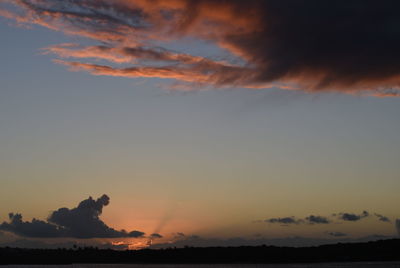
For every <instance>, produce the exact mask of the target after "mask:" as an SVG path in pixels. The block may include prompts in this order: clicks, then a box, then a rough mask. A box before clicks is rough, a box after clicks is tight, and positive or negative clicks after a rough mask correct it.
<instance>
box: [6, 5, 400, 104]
mask: <svg viewBox="0 0 400 268" xmlns="http://www.w3.org/2000/svg"><path fill="white" fill-rule="evenodd" d="M399 7H400V3H399V2H398V1H393V0H383V1H379V2H377V1H372V0H366V1H363V2H362V3H360V1H358V0H349V1H346V2H341V1H331V2H329V3H326V2H323V1H319V0H309V1H284V2H282V1H273V0H265V1H258V0H248V1H240V0H232V1H219V0H217V1H216V0H196V1H194V0H174V1H170V0H157V1H151V0H137V1H131V0H116V1H107V0H82V1H53V0H40V1H38V0H3V1H2V5H1V6H0V15H2V16H4V17H7V18H10V19H14V20H16V21H17V22H18V23H20V24H37V25H41V26H44V27H47V28H50V29H53V30H56V31H62V32H64V33H65V34H68V35H77V36H81V37H85V38H90V39H92V40H95V41H97V42H99V43H100V44H99V45H94V46H80V45H73V46H71V45H65V44H61V45H56V46H52V47H48V48H47V49H46V50H45V51H47V52H48V53H54V54H56V55H58V56H59V57H62V58H75V59H78V62H65V61H64V62H61V63H64V64H66V65H68V66H71V67H73V69H75V70H78V69H79V70H85V71H88V72H90V73H92V74H95V75H111V76H124V77H159V78H170V79H175V80H178V81H182V82H186V83H189V84H191V85H202V86H207V85H208V86H212V87H247V88H269V87H274V86H277V87H281V88H286V89H292V90H304V91H308V92H325V91H340V92H346V93H350V94H367V95H372V96H377V97H395V96H399V95H400V91H399V89H400V82H399V81H400V80H399V78H400V51H399V49H398V47H399V45H400V38H399V31H397V30H396V29H397V28H398V27H399V25H400V17H399V16H398V14H397V13H396V10H398V8H399ZM184 37H190V38H192V39H197V40H205V41H207V42H210V43H213V44H215V45H216V46H219V47H221V48H223V49H225V50H227V51H228V52H230V58H228V59H227V60H226V61H217V60H215V59H212V58H204V57H200V56H197V55H191V54H186V53H179V52H174V51H170V50H168V49H166V48H162V47H160V46H162V45H163V44H166V43H168V41H171V40H178V39H181V38H184ZM83 59H90V60H93V59H94V60H99V59H100V60H105V61H109V62H110V64H108V65H99V64H95V63H93V62H83V61H80V60H83ZM121 63H124V64H131V66H129V67H122V68H121V67H115V66H114V65H113V64H121Z"/></svg>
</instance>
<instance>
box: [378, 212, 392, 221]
mask: <svg viewBox="0 0 400 268" xmlns="http://www.w3.org/2000/svg"><path fill="white" fill-rule="evenodd" d="M375 216H376V217H378V219H379V220H380V221H383V222H390V219H389V218H388V217H386V216H383V215H381V214H378V213H375Z"/></svg>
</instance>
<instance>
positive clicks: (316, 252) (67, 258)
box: [0, 239, 400, 264]
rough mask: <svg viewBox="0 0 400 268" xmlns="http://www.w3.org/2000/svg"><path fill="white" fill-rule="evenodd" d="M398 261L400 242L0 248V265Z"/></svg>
mask: <svg viewBox="0 0 400 268" xmlns="http://www.w3.org/2000/svg"><path fill="white" fill-rule="evenodd" d="M389 261H392V262H393V261H400V239H390V240H380V241H375V242H368V243H346V244H341V243H339V244H334V245H323V246H318V247H302V248H292V247H274V246H257V247H247V246H246V247H209V248H191V247H187V248H169V249H143V250H135V251H134V250H126V251H115V250H108V249H96V248H82V249H81V248H79V249H20V248H0V264H72V263H104V264H106V263H109V264H110V263H113V264H118V263H120V264H121V263H153V264H155V263H164V264H168V263H174V264H177V263H192V264H201V263H213V264H218V263H221V264H222V263H224V264H227V263H326V262H389Z"/></svg>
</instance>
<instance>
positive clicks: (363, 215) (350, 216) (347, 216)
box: [339, 210, 369, 221]
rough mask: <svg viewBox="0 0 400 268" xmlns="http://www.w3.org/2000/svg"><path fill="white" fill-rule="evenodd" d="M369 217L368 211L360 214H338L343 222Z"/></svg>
mask: <svg viewBox="0 0 400 268" xmlns="http://www.w3.org/2000/svg"><path fill="white" fill-rule="evenodd" d="M368 216H369V213H368V211H365V210H364V211H363V212H362V213H361V214H359V215H357V214H353V213H339V219H341V220H344V221H359V220H361V219H363V218H366V217H368Z"/></svg>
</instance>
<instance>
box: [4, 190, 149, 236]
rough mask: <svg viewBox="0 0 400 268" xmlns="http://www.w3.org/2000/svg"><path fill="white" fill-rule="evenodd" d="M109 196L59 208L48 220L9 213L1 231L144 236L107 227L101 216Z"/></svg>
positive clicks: (40, 234)
mask: <svg viewBox="0 0 400 268" xmlns="http://www.w3.org/2000/svg"><path fill="white" fill-rule="evenodd" d="M109 202H110V198H109V197H108V196H107V195H103V196H101V197H100V198H98V199H97V200H94V199H93V198H92V197H89V198H88V199H85V200H83V201H81V202H80V203H79V205H78V206H77V207H76V208H72V209H68V208H60V209H58V210H56V211H53V212H52V213H51V214H50V216H49V217H48V219H47V221H42V220H37V219H33V220H32V221H23V219H22V215H21V214H14V213H10V214H9V222H3V223H2V224H1V225H0V230H3V231H8V232H12V233H15V234H17V235H20V236H24V237H74V238H116V237H135V238H136V237H142V236H143V235H144V233H143V232H140V231H132V232H129V233H128V232H126V231H124V230H121V231H117V230H115V229H113V228H111V227H109V226H107V225H106V224H105V223H104V222H103V221H102V220H101V219H100V218H99V216H100V215H101V213H102V211H103V207H104V206H107V205H108V204H109Z"/></svg>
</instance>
